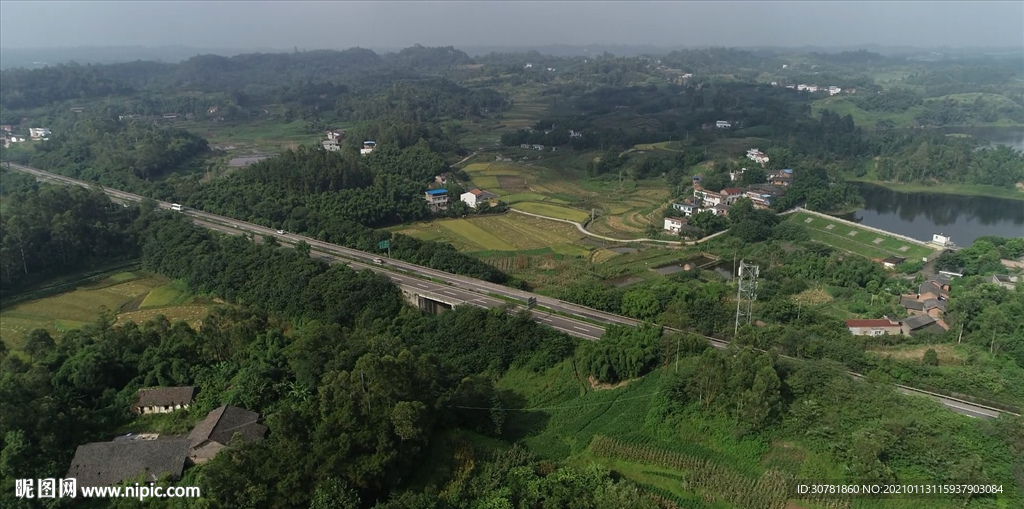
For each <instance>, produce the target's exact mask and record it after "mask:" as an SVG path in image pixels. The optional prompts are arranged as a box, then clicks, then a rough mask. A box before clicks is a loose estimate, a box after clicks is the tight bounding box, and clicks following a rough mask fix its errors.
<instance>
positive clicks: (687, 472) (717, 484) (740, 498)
mask: <svg viewBox="0 0 1024 509" xmlns="http://www.w3.org/2000/svg"><path fill="white" fill-rule="evenodd" d="M590 451H591V452H592V453H593V454H595V455H598V456H604V457H608V458H616V459H621V460H626V461H634V462H637V463H646V464H651V465H658V466H662V467H668V468H672V469H674V470H678V471H680V472H681V473H682V474H683V475H682V477H681V479H680V483H681V484H682V486H681V488H682V489H683V490H686V491H690V492H696V493H700V494H701V495H702V496H703V498H704V501H705V502H706V503H709V504H710V503H713V502H715V501H723V502H726V503H729V504H732V505H734V506H736V507H741V508H743V509H782V508H783V507H784V506H785V505H786V499H787V498H788V495H789V482H788V481H787V479H786V477H785V476H784V475H783V474H782V472H779V471H778V470H768V471H767V472H765V473H763V474H761V476H760V477H758V478H756V479H755V478H751V477H747V476H744V475H742V474H740V473H738V472H736V471H735V470H733V469H731V468H729V467H726V466H724V465H722V464H720V463H718V462H717V461H715V460H710V459H706V458H695V457H692V456H687V455H685V454H680V453H677V452H673V451H669V450H667V449H664V448H660V447H650V446H644V445H639V444H634V443H628V442H624V441H621V440H616V439H613V438H608V437H605V436H601V435H597V436H595V437H594V439H593V441H591V443H590ZM656 494H658V495H659V496H661V497H665V494H664V493H656ZM666 498H667V497H666ZM672 500H673V502H675V501H676V500H675V499H672ZM680 502H681V500H680ZM834 509H839V508H838V507H837V508H834Z"/></svg>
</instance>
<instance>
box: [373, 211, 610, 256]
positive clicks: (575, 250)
mask: <svg viewBox="0 0 1024 509" xmlns="http://www.w3.org/2000/svg"><path fill="white" fill-rule="evenodd" d="M392 230H393V231H396V232H398V233H403V234H406V235H409V236H412V237H416V238H418V239H422V240H436V241H442V242H448V243H450V244H452V245H453V246H455V247H456V248H457V249H459V250H460V251H464V252H469V253H479V254H483V255H490V256H501V255H505V256H512V255H515V254H516V253H517V252H523V251H537V250H547V251H548V252H551V253H558V254H563V255H570V256H587V255H588V254H589V253H590V250H591V248H590V246H588V245H586V244H584V243H582V242H581V240H582V239H583V238H584V237H585V236H584V235H583V234H582V233H580V232H579V231H578V230H576V228H575V227H574V226H572V225H569V224H566V223H560V222H557V221H548V220H545V219H540V218H534V217H530V216H524V215H522V214H516V213H509V214H504V215H491V216H479V217H473V218H467V219H443V220H439V221H431V222H424V223H416V224H412V225H403V226H400V227H396V228H393V229H392ZM495 252H499V253H495Z"/></svg>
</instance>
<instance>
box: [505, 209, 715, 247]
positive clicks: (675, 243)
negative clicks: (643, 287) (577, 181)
mask: <svg viewBox="0 0 1024 509" xmlns="http://www.w3.org/2000/svg"><path fill="white" fill-rule="evenodd" d="M509 210H511V211H512V212H516V213H518V214H523V215H525V216H533V217H539V218H541V219H549V220H551V221H561V222H563V223H569V224H571V225H575V226H576V229H577V230H579V231H580V233H582V234H584V235H589V236H591V237H594V238H598V239H601V240H607V241H610V242H658V243H661V244H669V245H673V246H695V245H697V244H700V243H702V242H707V241H709V240H711V239H713V238H715V237H717V236H719V235H721V234H723V233H726V232H728V231H729V230H723V231H720V232H718V233H713V234H711V235H708V236H707V237H704V238H702V239H697V240H688V241H685V242H684V241H681V240H659V239H616V238H614V237H605V236H604V235H598V234H596V233H593V232H589V231H587V229H586V228H584V227H583V225H582V224H580V223H577V222H576V221H570V220H568V219H562V218H560V217H551V216H542V215H540V214H534V213H533V212H526V211H523V210H517V209H514V208H512V207H509Z"/></svg>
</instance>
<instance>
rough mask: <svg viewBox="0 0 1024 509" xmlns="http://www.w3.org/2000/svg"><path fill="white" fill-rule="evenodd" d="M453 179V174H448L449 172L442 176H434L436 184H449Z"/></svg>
mask: <svg viewBox="0 0 1024 509" xmlns="http://www.w3.org/2000/svg"><path fill="white" fill-rule="evenodd" d="M451 179H452V174H451V173H448V172H444V173H442V174H440V175H435V176H434V182H436V183H438V184H447V183H448V182H449V181H451Z"/></svg>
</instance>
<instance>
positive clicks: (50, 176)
mask: <svg viewBox="0 0 1024 509" xmlns="http://www.w3.org/2000/svg"><path fill="white" fill-rule="evenodd" d="M6 164H7V165H8V167H9V168H10V169H12V170H17V171H21V172H25V173H29V174H31V175H34V176H35V177H36V178H37V179H39V180H44V181H52V182H59V183H63V184H68V185H76V186H81V187H86V188H99V189H102V191H103V192H104V193H106V194H107V195H108V196H111V197H113V198H116V199H118V200H121V201H133V202H139V201H142V199H143V197H142V196H139V195H135V194H131V193H126V192H124V191H119V190H117V189H111V188H107V187H102V186H99V185H98V184H94V183H90V182H85V181H82V180H77V179H73V178H70V177H65V176H63V175H57V174H54V173H50V172H47V171H43V170H40V169H38V168H31V167H27V166H23V165H19V164H14V163H6ZM157 204H158V206H159V207H160V208H162V209H166V210H170V208H171V204H170V203H167V202H159V201H158V202H157ZM181 213H182V214H185V215H186V216H189V217H191V218H192V219H193V221H194V222H195V223H196V224H198V225H200V226H203V227H206V228H210V229H213V230H216V231H219V232H222V233H225V234H229V235H238V234H244V233H251V234H254V235H257V236H263V235H267V236H271V237H276V238H277V239H278V240H279V241H280V242H281V243H283V244H295V243H297V242H299V241H300V240H303V241H306V242H307V243H308V244H309V245H310V247H311V250H312V251H313V254H315V255H317V256H320V257H321V258H322V259H324V260H325V261H329V262H336V263H346V264H348V265H349V266H351V267H353V268H355V269H360V270H361V269H369V270H372V271H374V272H378V273H381V274H384V275H386V276H388V277H389V278H391V280H392V281H394V282H395V283H396V284H399V285H401V286H404V287H405V288H416V289H420V290H422V291H424V292H427V293H433V294H435V295H438V296H442V297H446V298H450V299H453V300H456V301H461V302H465V303H467V304H470V305H475V306H479V307H486V308H492V307H499V306H512V308H513V310H516V309H521V308H522V307H524V306H523V305H524V304H525V302H526V300H527V298H529V297H533V298H536V299H537V306H538V307H540V308H543V309H533V310H531V311H530V312H531V314H532V315H533V318H534V319H535V320H537V321H538V322H541V323H544V324H545V325H548V326H551V327H552V328H555V329H557V330H560V331H562V332H565V333H567V334H569V335H572V336H575V337H579V338H583V339H588V340H597V339H600V338H601V336H602V335H603V334H604V332H605V329H604V325H612V324H616V325H629V326H634V327H635V326H639V325H640V324H641V322H640V321H639V320H634V319H632V318H627V317H624V316H620V315H616V314H613V313H607V312H604V311H599V310H596V309H592V308H588V307H585V306H580V305H578V304H573V303H571V302H565V301H562V300H558V299H554V298H551V297H546V296H544V295H538V294H534V293H530V292H525V291H522V290H517V289H514V288H509V287H506V286H502V285H499V284H495V283H489V282H487V281H481V280H478V279H473V278H470V277H466V276H459V275H455V274H451V273H448V272H443V271H440V270H435V269H432V268H429V267H423V266H421V265H416V264H412V263H408V262H403V261H401V260H395V259H393V258H388V259H386V263H385V265H383V266H381V265H377V264H375V263H373V260H374V259H375V258H379V257H380V255H377V254H374V253H367V252H365V251H359V250H356V249H350V248H346V247H342V246H338V245H334V244H329V243H327V242H323V241H320V240H316V239H312V238H309V237H305V236H302V235H297V234H294V233H287V232H286V233H283V234H279V233H277V230H274V229H272V228H266V227H263V226H259V225H256V224H252V223H248V222H244V221H239V220H236V219H232V218H229V217H225V216H219V215H216V214H210V213H208V212H202V211H199V210H189V209H186V210H185V211H183V212H181ZM516 301H517V302H518V303H519V305H516ZM564 315H569V316H564ZM572 317H575V318H581V319H583V320H578V319H573V318H572ZM584 320H585V321H584ZM593 322H596V323H593ZM599 324H603V325H599ZM665 330H667V331H670V332H676V333H690V332H689V331H682V330H678V329H672V328H669V327H665ZM703 337H704V338H706V339H707V340H708V341H709V342H710V343H711V345H712V346H713V347H715V348H720V349H724V348H727V347H728V346H729V343H728V342H727V341H723V340H721V339H717V338H713V337H710V336H703ZM783 357H785V356H783ZM850 374H851V375H852V376H854V377H859V378H863V377H862V375H859V374H857V373H852V372H851V373H850ZM896 387H897V389H898V390H899V391H901V392H903V393H904V394H913V395H918V396H926V397H930V398H933V399H935V400H938V401H939V402H941V403H942V404H943V405H945V406H946V407H948V408H949V409H951V410H953V411H954V412H957V413H960V414H963V415H967V416H970V417H978V418H994V417H997V416H998V415H999V414H1001V413H1010V414H1012V415H1018V414H1015V413H1011V412H1007V411H1005V410H1000V409H997V408H993V407H989V406H985V405H980V404H977V403H971V402H969V401H964V400H961V399H957V398H952V397H948V396H944V395H940V394H936V393H932V392H928V391H924V390H921V389H916V388H913V387H908V386H903V385H897V386H896Z"/></svg>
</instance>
